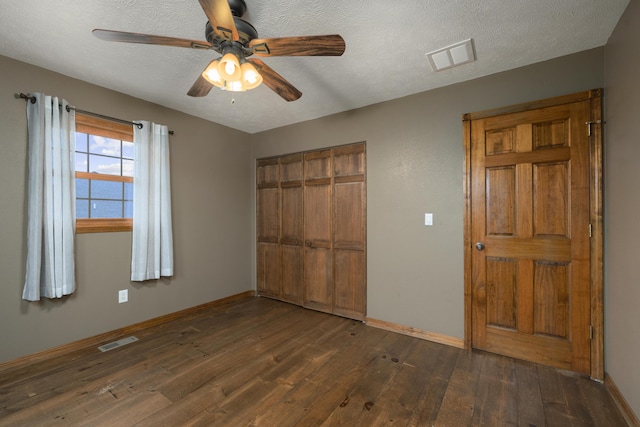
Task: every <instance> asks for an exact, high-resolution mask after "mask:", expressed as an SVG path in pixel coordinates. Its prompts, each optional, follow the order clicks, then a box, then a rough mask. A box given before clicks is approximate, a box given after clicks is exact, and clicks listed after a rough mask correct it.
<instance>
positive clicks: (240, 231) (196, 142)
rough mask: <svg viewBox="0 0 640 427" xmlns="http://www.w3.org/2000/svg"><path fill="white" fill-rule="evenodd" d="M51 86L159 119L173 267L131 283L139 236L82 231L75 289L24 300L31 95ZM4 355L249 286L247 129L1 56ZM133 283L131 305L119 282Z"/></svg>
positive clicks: (118, 113) (117, 111) (85, 100)
mask: <svg viewBox="0 0 640 427" xmlns="http://www.w3.org/2000/svg"><path fill="white" fill-rule="evenodd" d="M37 91H40V92H45V93H47V94H52V95H57V96H61V97H64V98H66V99H67V100H68V101H69V102H70V103H71V104H72V105H76V106H77V107H78V108H81V109H85V110H89V111H95V112H98V113H102V114H107V115H111V116H114V117H120V118H126V119H142V120H151V121H155V122H157V123H163V124H166V125H168V126H169V128H170V129H172V130H174V131H175V135H174V136H172V137H170V149H171V168H172V170H171V180H172V198H173V227H174V228H173V230H174V249H175V276H174V277H173V278H172V279H163V280H160V281H152V282H148V283H143V284H139V283H136V284H132V283H131V282H130V281H129V275H130V267H129V266H130V256H131V233H104V234H83V235H78V236H77V239H76V242H77V246H76V248H77V256H76V269H77V275H76V276H77V284H78V289H77V292H76V293H75V294H74V295H72V296H71V297H69V298H65V299H62V300H54V301H47V300H43V301H42V302H40V303H28V302H25V301H22V300H21V295H22V286H23V281H24V275H25V267H24V260H25V256H26V243H25V238H24V236H25V226H26V225H25V224H26V223H25V215H26V205H25V200H26V197H25V181H26V162H27V151H26V147H27V142H26V141H27V139H26V138H27V132H26V129H27V127H26V114H25V103H24V101H22V100H16V99H14V94H15V93H17V92H37ZM0 147H2V154H0V219H1V222H0V343H1V344H0V362H2V361H6V360H9V359H12V358H15V357H18V356H21V355H25V354H30V353H33V352H36V351H39V350H43V349H46V348H50V347H53V346H57V345H61V344H65V343H68V342H71V341H75V340H78V339H81V338H85V337H89V336H93V335H96V334H99V333H101V332H105V331H110V330H113V329H116V328H119V327H122V326H126V325H130V324H133V323H136V322H140V321H143V320H146V319H150V318H153V317H157V316H160V315H163V314H168V313H172V312H175V311H179V310H182V309H185V308H188V307H193V306H196V305H199V304H203V303H206V302H209V301H212V300H216V299H219V298H223V297H226V296H229V295H233V294H236V293H240V292H244V291H247V290H250V289H251V275H252V273H251V271H250V270H249V268H248V267H247V261H246V260H247V259H248V258H249V254H250V253H251V246H250V244H251V243H250V242H251V240H252V235H251V231H250V227H251V222H252V218H253V215H252V214H251V209H252V206H251V199H250V191H251V170H252V163H251V161H250V143H249V135H248V134H245V133H243V132H239V131H235V130H232V129H229V128H226V127H223V126H219V125H216V124H214V123H211V122H208V121H205V120H201V119H198V118H195V117H192V116H188V115H185V114H182V113H179V112H176V111H173V110H169V109H167V108H164V107H161V106H158V105H155V104H150V103H148V102H144V101H141V100H139V99H135V98H131V97H129V96H125V95H122V94H119V93H116V92H113V91H109V90H106V89H103V88H100V87H97V86H94V85H90V84H88V83H84V82H81V81H78V80H74V79H70V78H68V77H65V76H62V75H59V74H56V73H52V72H50V71H46V70H43V69H41V68H37V67H34V66H31V65H27V64H25V63H22V62H18V61H14V60H12V59H9V58H6V57H0ZM119 289H129V302H128V303H125V304H118V303H117V291H118V290H119Z"/></svg>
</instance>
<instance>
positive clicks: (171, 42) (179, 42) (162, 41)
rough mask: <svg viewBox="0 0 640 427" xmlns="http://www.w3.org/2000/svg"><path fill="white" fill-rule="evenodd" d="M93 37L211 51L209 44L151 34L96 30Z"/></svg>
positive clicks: (111, 40) (109, 40) (112, 40)
mask: <svg viewBox="0 0 640 427" xmlns="http://www.w3.org/2000/svg"><path fill="white" fill-rule="evenodd" d="M92 33H93V35H94V36H96V37H97V38H99V39H101V40H106V41H108V42H124V43H142V44H157V45H162V46H175V47H187V48H191V49H211V43H209V42H205V41H200V40H189V39H178V38H175V37H165V36H154V35H151V34H140V33H128V32H125V31H112V30H102V29H99V28H96V29H95V30H93V31H92Z"/></svg>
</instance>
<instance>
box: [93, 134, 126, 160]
mask: <svg viewBox="0 0 640 427" xmlns="http://www.w3.org/2000/svg"><path fill="white" fill-rule="evenodd" d="M89 152H90V153H91V154H102V155H104V156H114V157H120V140H119V139H111V138H105V137H104V136H96V135H89Z"/></svg>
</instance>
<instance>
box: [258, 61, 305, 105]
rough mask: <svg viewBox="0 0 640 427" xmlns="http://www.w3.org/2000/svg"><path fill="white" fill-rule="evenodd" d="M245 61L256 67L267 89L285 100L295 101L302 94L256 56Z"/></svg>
mask: <svg viewBox="0 0 640 427" xmlns="http://www.w3.org/2000/svg"><path fill="white" fill-rule="evenodd" d="M247 61H249V62H250V63H252V64H253V65H254V66H255V67H256V69H257V70H258V73H260V75H261V76H262V82H263V83H264V84H265V85H267V87H268V88H269V89H271V90H272V91H274V92H275V93H277V94H278V95H280V96H281V97H282V98H283V99H284V100H285V101H289V102H291V101H295V100H296V99H298V98H300V97H301V96H302V92H300V91H299V90H298V89H296V88H295V87H293V85H292V84H291V83H289V82H288V81H286V80H285V79H284V77H282V76H281V75H280V74H278V73H276V72H275V71H273V69H272V68H271V67H269V66H268V65H267V64H265V63H264V62H262V61H261V60H259V59H258V58H249V59H247Z"/></svg>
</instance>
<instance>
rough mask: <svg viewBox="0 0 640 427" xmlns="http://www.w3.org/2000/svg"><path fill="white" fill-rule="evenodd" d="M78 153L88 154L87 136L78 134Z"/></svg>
mask: <svg viewBox="0 0 640 427" xmlns="http://www.w3.org/2000/svg"><path fill="white" fill-rule="evenodd" d="M76 151H83V152H85V153H86V152H87V134H86V133H81V132H77V133H76Z"/></svg>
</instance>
